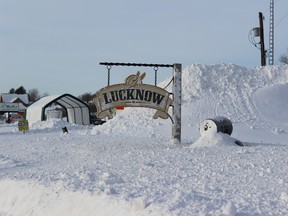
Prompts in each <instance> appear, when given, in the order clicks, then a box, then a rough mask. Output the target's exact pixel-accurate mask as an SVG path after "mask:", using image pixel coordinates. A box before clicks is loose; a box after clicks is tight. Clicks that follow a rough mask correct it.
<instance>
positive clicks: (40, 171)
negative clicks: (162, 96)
mask: <svg viewBox="0 0 288 216" xmlns="http://www.w3.org/2000/svg"><path fill="white" fill-rule="evenodd" d="M170 79H171V78H167V80H165V81H164V82H163V83H162V85H163V86H166V84H167V83H168V82H169V81H170ZM182 81H183V84H182V98H183V104H182V144H180V145H173V144H172V143H173V142H171V131H172V129H171V127H172V126H171V121H170V120H154V119H153V118H152V117H153V115H154V112H155V110H151V109H143V108H134V109H133V108H127V109H126V108H125V110H124V111H121V112H119V113H117V115H116V116H115V117H114V118H113V119H112V120H109V121H108V122H107V123H105V124H103V125H101V126H95V127H94V126H79V125H73V124H69V123H67V122H66V121H64V120H56V119H52V120H51V121H49V122H38V123H35V124H33V125H32V126H31V127H30V130H29V131H28V132H27V133H25V134H23V133H21V132H19V131H18V129H17V124H11V125H7V124H2V125H0V215H1V216H2V215H3V216H4V215H5V216H6V215H9V216H10V215H13V216H14V215H21V216H23V215H24V216H26V215H29V216H34V215H35V216H36V215H41V216H42V215H44V216H46V215H49V216H50V215H51V216H52V215H53V216H55V215H67V216H68V215H69V216H71V215H72V216H73V215H76V216H78V215H82V216H86V215H87V216H88V215H89V216H90V215H117V216H118V215H120V216H121V215H137V216H138V215H143V216H144V215H157V216H158V215H181V216H182V215H219V216H220V215H288V175H287V173H288V166H287V164H288V157H287V152H288V117H287V106H288V101H287V93H288V92H287V91H288V90H287V83H288V67H287V66H286V67H285V66H273V67H271V66H267V67H259V68H254V69H247V68H244V67H241V66H237V65H232V64H231V65H230V64H228V65H226V64H220V65H212V66H207V65H191V66H189V67H187V68H185V69H184V70H183V77H182ZM214 116H225V117H227V118H228V119H230V120H231V121H232V123H233V133H232V135H231V136H228V135H227V134H222V133H209V134H207V135H206V136H202V137H201V136H200V133H199V125H200V123H201V122H202V121H203V120H205V119H207V118H213V117H214ZM64 126H66V127H67V128H68V133H66V134H62V127H64ZM235 140H239V141H241V142H243V143H244V144H245V146H244V147H240V146H238V145H236V144H235Z"/></svg>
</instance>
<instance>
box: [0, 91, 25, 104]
mask: <svg viewBox="0 0 288 216" xmlns="http://www.w3.org/2000/svg"><path fill="white" fill-rule="evenodd" d="M1 97H2V102H3V103H13V102H14V101H16V100H17V99H18V98H19V99H20V100H21V101H22V102H23V103H24V104H29V99H28V94H9V93H1Z"/></svg>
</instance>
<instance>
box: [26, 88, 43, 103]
mask: <svg viewBox="0 0 288 216" xmlns="http://www.w3.org/2000/svg"><path fill="white" fill-rule="evenodd" d="M28 96H29V101H31V102H34V101H36V100H38V99H39V98H40V97H41V96H40V93H39V91H38V89H37V88H33V89H30V90H29V92H28Z"/></svg>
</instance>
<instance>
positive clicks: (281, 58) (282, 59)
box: [279, 55, 288, 64]
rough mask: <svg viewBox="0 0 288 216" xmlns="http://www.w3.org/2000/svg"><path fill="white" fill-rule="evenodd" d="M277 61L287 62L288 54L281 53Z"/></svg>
mask: <svg viewBox="0 0 288 216" xmlns="http://www.w3.org/2000/svg"><path fill="white" fill-rule="evenodd" d="M279 61H280V62H281V63H283V64H288V55H282V56H281V57H280V59H279Z"/></svg>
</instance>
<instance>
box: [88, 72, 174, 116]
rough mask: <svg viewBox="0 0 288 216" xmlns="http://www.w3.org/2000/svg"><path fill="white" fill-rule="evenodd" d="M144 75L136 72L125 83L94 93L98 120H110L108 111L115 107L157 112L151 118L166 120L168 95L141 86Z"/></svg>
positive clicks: (162, 91)
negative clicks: (141, 108) (154, 110)
mask: <svg viewBox="0 0 288 216" xmlns="http://www.w3.org/2000/svg"><path fill="white" fill-rule="evenodd" d="M145 75H146V74H145V73H143V74H140V72H139V71H138V72H137V73H136V74H133V75H130V76H128V77H127V78H126V79H125V83H121V84H115V85H110V86H107V87H105V88H102V89H100V90H99V91H98V92H96V96H95V97H94V99H93V102H94V104H95V105H96V108H97V116H98V118H105V117H106V116H107V117H108V118H112V117H113V115H112V113H111V112H110V110H111V109H112V108H115V107H147V108H153V109H156V110H157V112H156V113H155V114H154V117H153V118H155V119H156V118H158V117H160V118H163V119H167V118H168V117H169V114H168V109H169V106H170V105H171V104H172V102H173V100H172V99H171V98H170V97H169V96H170V93H169V92H167V91H166V90H165V89H162V88H160V87H157V86H154V85H148V84H143V83H142V80H143V79H144V77H145Z"/></svg>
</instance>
